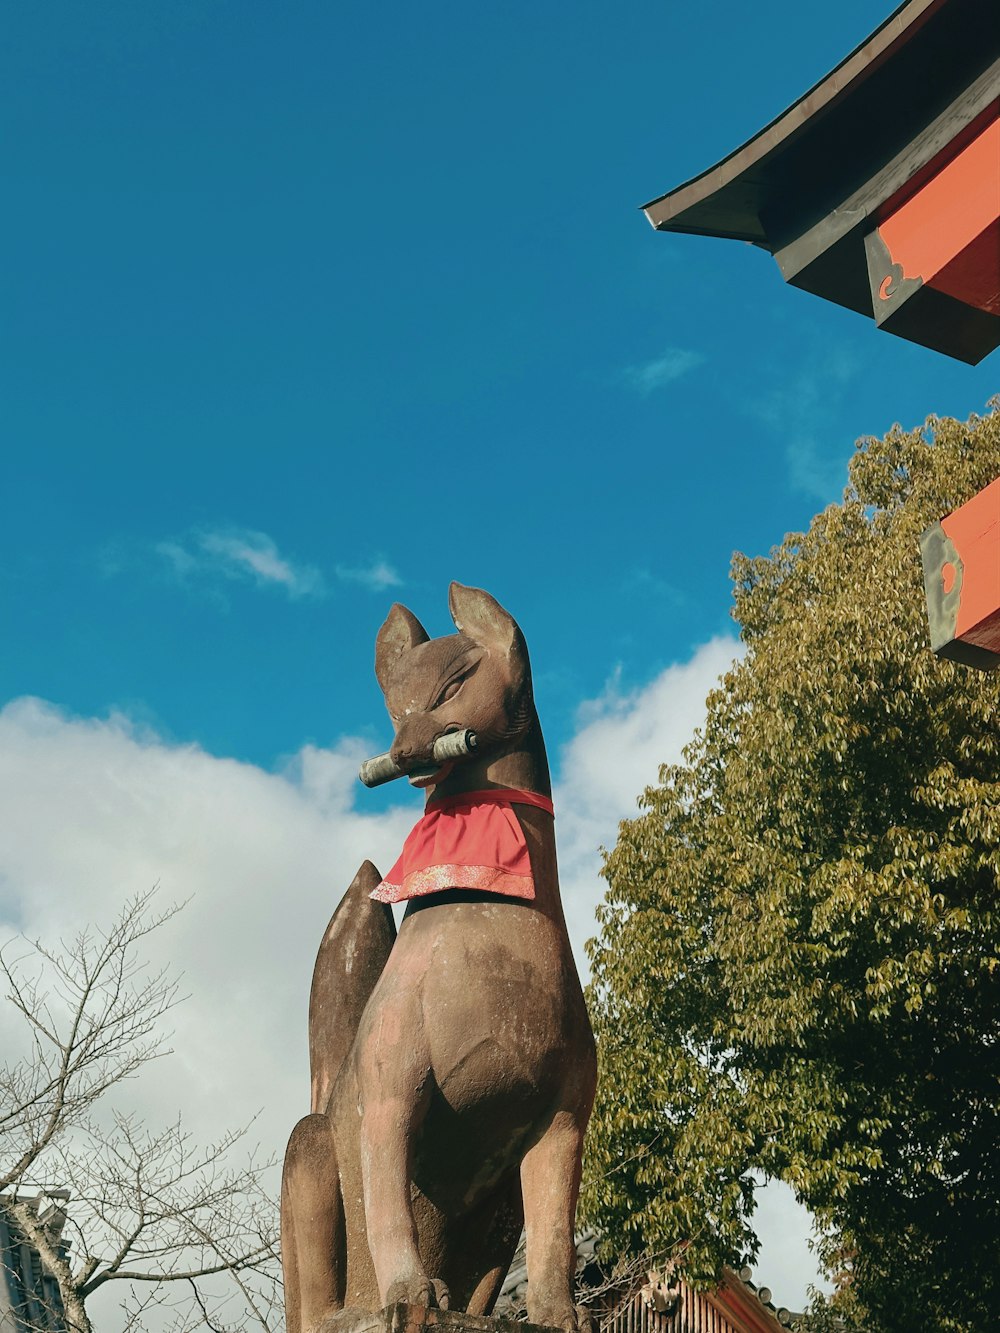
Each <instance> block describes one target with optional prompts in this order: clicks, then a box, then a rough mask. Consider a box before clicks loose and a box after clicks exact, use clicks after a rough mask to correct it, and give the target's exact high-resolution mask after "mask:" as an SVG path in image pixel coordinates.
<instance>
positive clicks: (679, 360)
mask: <svg viewBox="0 0 1000 1333" xmlns="http://www.w3.org/2000/svg"><path fill="white" fill-rule="evenodd" d="M704 361H705V358H704V356H703V355H702V354H701V352H693V351H690V350H689V349H688V348H684V347H668V348H667V350H666V351H665V352H664V353H663V355H662V356H658V357H655V358H654V359H653V360H652V361H643V362H641V363H640V364H639V365H637V366H626V367H625V370H624V371H623V372H622V377H623V379H624V380H625V383H626V384H628V385H630V386H631V388H633V389H635V390H636V392H637V393H641V394H643V395H645V394H650V393H653V392H654V391H655V390H656V389H662V388H664V387H665V386H666V385H667V384H672V383H673V381H674V380H679V379H680V378H681V376H682V375H686V374H687V373H688V371H690V370H695V369H696V368H697V367H698V366H700V365H703V364H704Z"/></svg>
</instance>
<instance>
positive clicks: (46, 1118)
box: [0, 891, 281, 1333]
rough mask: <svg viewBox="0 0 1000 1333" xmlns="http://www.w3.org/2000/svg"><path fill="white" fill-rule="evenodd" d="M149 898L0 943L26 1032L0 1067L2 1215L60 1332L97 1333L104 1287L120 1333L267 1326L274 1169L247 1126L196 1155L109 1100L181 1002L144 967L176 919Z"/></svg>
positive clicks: (272, 1292) (171, 984) (275, 1296)
mask: <svg viewBox="0 0 1000 1333" xmlns="http://www.w3.org/2000/svg"><path fill="white" fill-rule="evenodd" d="M154 892H155V891H153V892H150V893H146V894H142V895H139V896H138V897H136V898H134V899H133V900H131V901H130V902H129V903H127V904H126V905H125V908H124V909H123V911H122V912H121V913H120V915H119V916H118V917H117V918H116V920H115V921H114V922H113V924H112V925H111V927H110V929H108V930H106V931H100V930H96V929H95V930H87V931H84V932H82V933H81V934H79V935H77V936H76V937H75V938H74V939H72V940H71V941H69V942H60V944H59V946H58V947H57V948H48V947H46V946H45V945H43V944H42V943H41V942H39V941H37V940H27V939H24V938H19V939H17V940H14V941H11V942H10V943H8V944H7V945H6V946H4V948H2V949H0V979H2V980H3V982H4V983H5V985H6V989H7V997H6V998H7V1000H8V1002H9V1004H10V1005H12V1006H13V1010H14V1011H15V1016H19V1018H20V1019H21V1020H22V1022H23V1024H24V1025H25V1031H26V1035H27V1037H28V1046H27V1048H26V1049H25V1052H24V1054H23V1055H22V1056H21V1058H19V1059H16V1060H15V1061H14V1062H13V1063H9V1064H5V1065H3V1066H0V1208H2V1209H3V1210H4V1211H5V1212H6V1214H7V1216H8V1218H9V1219H10V1220H12V1221H13V1222H14V1224H15V1226H16V1228H17V1229H18V1230H19V1231H20V1232H21V1233H22V1234H23V1236H24V1238H25V1239H26V1240H27V1241H28V1242H29V1244H31V1245H32V1246H33V1247H34V1248H35V1249H36V1250H37V1252H38V1254H39V1256H40V1257H41V1261H42V1265H43V1267H44V1269H45V1271H46V1272H47V1273H48V1274H51V1275H52V1276H53V1277H54V1278H55V1279H56V1282H57V1283H58V1286H59V1291H60V1293H61V1296H62V1301H63V1305H64V1308H65V1315H64V1318H65V1321H66V1324H67V1327H68V1328H69V1330H70V1333H93V1325H92V1323H91V1319H90V1315H89V1314H88V1300H89V1298H90V1297H92V1296H93V1294H94V1293H95V1292H96V1291H98V1290H100V1289H101V1288H102V1287H105V1286H106V1285H107V1284H108V1283H110V1282H118V1283H120V1284H122V1291H123V1292H124V1295H123V1297H122V1299H121V1307H122V1310H123V1313H124V1323H123V1324H121V1325H120V1326H121V1327H122V1328H123V1333H126V1331H134V1333H139V1330H144V1329H150V1328H153V1327H155V1328H156V1329H158V1330H169V1331H170V1333H188V1331H189V1330H194V1329H199V1328H208V1329H211V1330H215V1331H216V1333H224V1331H228V1330H230V1329H237V1328H238V1329H239V1330H241V1333H242V1331H243V1330H246V1329H251V1328H258V1329H261V1330H274V1329H277V1328H279V1327H280V1326H281V1320H280V1314H279V1307H280V1291H279V1285H280V1279H279V1275H278V1262H277V1255H278V1228H277V1210H276V1206H275V1202H274V1199H273V1198H272V1197H271V1195H270V1194H269V1192H268V1189H267V1177H268V1174H269V1172H270V1169H271V1167H272V1166H273V1163H272V1162H269V1161H261V1160H258V1158H257V1157H256V1156H255V1154H254V1152H253V1151H250V1150H248V1148H247V1144H248V1141H249V1140H248V1129H249V1126H247V1127H244V1128H243V1129H240V1130H237V1131H234V1132H231V1133H228V1134H226V1135H224V1136H223V1137H222V1138H221V1139H219V1140H217V1141H215V1142H211V1143H208V1144H207V1145H202V1146H198V1145H196V1144H195V1143H193V1142H192V1140H191V1137H190V1135H189V1134H188V1133H187V1132H186V1131H185V1130H184V1128H183V1127H182V1125H181V1122H180V1121H179V1120H176V1121H174V1122H173V1123H171V1124H168V1125H167V1126H166V1127H165V1128H162V1129H149V1128H147V1127H146V1126H145V1125H144V1124H143V1123H142V1122H141V1121H140V1119H139V1118H137V1117H136V1116H135V1115H132V1114H128V1113H125V1112H122V1111H121V1110H120V1109H118V1108H117V1107H115V1106H113V1105H112V1103H113V1101H114V1100H115V1099H113V1098H111V1097H108V1096H107V1094H109V1093H110V1092H111V1091H112V1090H113V1089H115V1088H116V1087H118V1085H120V1084H121V1083H122V1082H123V1080H125V1079H128V1078H130V1077H132V1076H133V1075H135V1074H136V1073H138V1072H139V1070H141V1069H142V1068H143V1066H144V1065H146V1064H148V1063H149V1062H150V1061H151V1060H155V1059H157V1058H159V1057H160V1056H163V1055H165V1054H168V1051H167V1048H166V1044H165V1043H166V1041H167V1040H168V1034H167V1033H166V1032H165V1031H164V1028H163V1020H164V1018H165V1016H166V1015H167V1014H168V1012H169V1011H170V1010H171V1009H172V1008H173V1006H174V1005H175V1004H177V1003H178V1002H179V1000H180V999H181V998H183V997H182V996H181V995H180V993H179V990H178V982H177V979H176V978H175V977H174V976H173V975H172V974H171V973H170V972H169V970H168V969H163V970H160V971H150V970H149V968H148V967H147V965H146V964H145V963H144V961H143V960H142V958H141V957H140V947H141V944H142V941H143V940H144V939H145V938H146V937H147V936H148V935H149V934H150V933H151V932H152V931H154V930H156V929H157V928H158V927H160V926H162V925H163V923H164V922H165V921H166V920H168V919H169V918H170V917H171V916H173V915H174V913H175V912H176V911H177V910H178V909H177V908H175V907H174V908H168V909H167V910H165V911H154V910H153V905H152V904H153V897H154ZM67 1191H68V1196H69V1197H68V1201H67ZM46 1199H48V1200H49V1203H48V1206H47V1205H46ZM67 1241H68V1244H67Z"/></svg>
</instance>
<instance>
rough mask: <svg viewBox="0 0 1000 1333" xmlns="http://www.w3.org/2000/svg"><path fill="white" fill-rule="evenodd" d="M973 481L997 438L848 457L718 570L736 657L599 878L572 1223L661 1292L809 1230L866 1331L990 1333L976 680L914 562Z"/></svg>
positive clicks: (986, 908) (985, 942) (996, 760)
mask: <svg viewBox="0 0 1000 1333" xmlns="http://www.w3.org/2000/svg"><path fill="white" fill-rule="evenodd" d="M998 474H1000V415H998V414H997V412H996V411H993V412H992V413H991V414H989V415H987V416H985V417H982V418H976V417H974V418H973V419H972V420H970V421H969V422H967V423H961V422H958V421H954V420H935V419H932V420H931V421H929V422H928V423H927V425H926V427H925V428H924V429H923V430H921V431H915V432H910V433H907V432H904V431H902V430H901V429H899V428H896V429H894V430H892V431H891V432H890V433H889V434H888V435H887V436H886V438H885V439H882V440H874V439H869V440H864V441H862V442H861V443H860V444H859V446H858V451H857V453H856V454H855V457H854V458H853V460H852V465H851V471H850V485H849V487H848V489H847V490H846V492H845V494H844V499H843V502H842V503H840V504H835V505H831V506H830V507H829V508H828V509H826V510H825V511H824V512H823V513H822V514H820V515H819V516H818V517H817V518H816V519H814V520H813V522H812V524H811V526H810V528H809V531H808V532H806V533H804V534H794V535H791V536H789V537H787V538H786V540H785V541H784V543H783V544H782V545H781V546H779V547H777V548H776V549H775V550H773V551H772V553H771V555H770V556H769V557H766V558H758V559H748V558H747V557H745V556H736V557H735V559H734V564H733V581H734V585H735V602H736V605H735V611H734V615H735V617H736V619H737V620H738V622H739V624H740V626H741V631H742V638H743V640H744V643H745V645H746V654H745V657H744V658H743V659H742V660H741V661H740V662H738V663H737V664H735V665H734V666H733V668H732V670H731V671H730V672H729V673H728V675H726V676H725V677H724V679H723V680H722V681H721V683H720V686H719V688H718V689H717V690H716V691H715V692H714V693H713V694H712V695H711V696H710V698H709V701H708V713H707V719H706V722H705V726H704V729H703V730H702V731H701V732H699V733H698V734H697V735H696V737H695V739H694V740H693V742H692V743H691V745H690V746H689V747H688V749H687V750H686V752H685V756H684V763H682V764H681V765H679V766H674V767H665V768H664V769H663V770H662V772H661V774H660V785H659V786H657V787H653V788H650V789H648V790H647V791H646V792H645V794H644V796H643V797H642V798H641V800H640V813H639V815H638V816H637V818H635V819H633V820H630V821H626V822H625V823H623V824H622V826H621V830H620V836H619V841H618V844H617V846H616V847H615V849H614V850H613V851H612V852H611V853H610V855H608V857H607V858H606V865H605V868H604V874H605V876H606V878H607V881H608V885H609V888H608V893H607V897H606V901H605V903H604V905H603V907H602V908H601V911H600V914H599V917H600V925H601V934H600V937H599V938H598V939H597V940H596V941H594V942H592V944H591V946H590V947H591V957H592V961H593V982H592V986H591V991H590V1002H591V1006H592V1011H593V1016H594V1024H595V1029H596V1031H597V1036H598V1042H599V1048H600V1055H601V1061H602V1074H601V1079H602V1081H601V1086H600V1090H599V1093H598V1103H597V1107H596V1110H595V1116H594V1121H593V1125H592V1129H591V1132H590V1135H589V1159H588V1162H587V1174H586V1185H585V1194H584V1201H585V1207H586V1210H587V1211H588V1213H589V1216H590V1218H591V1220H593V1221H594V1222H596V1223H597V1224H598V1225H599V1226H601V1227H602V1228H603V1230H604V1232H605V1234H606V1236H607V1237H608V1239H609V1241H610V1243H611V1244H612V1245H613V1246H614V1247H615V1248H617V1249H619V1250H621V1251H633V1252H634V1251H636V1250H639V1249H644V1250H655V1249H658V1248H662V1247H664V1246H666V1245H669V1244H670V1243H672V1242H676V1241H678V1240H680V1239H687V1240H688V1241H689V1242H690V1244H689V1247H688V1251H687V1264H688V1270H687V1271H688V1275H689V1276H690V1277H692V1278H693V1279H695V1280H702V1281H710V1280H711V1279H712V1277H713V1276H714V1275H715V1274H716V1272H717V1271H718V1267H719V1265H720V1264H721V1263H722V1262H725V1261H729V1262H732V1261H734V1260H735V1261H741V1260H745V1259H752V1258H753V1257H755V1254H756V1248H757V1242H756V1237H755V1235H754V1232H753V1228H752V1215H753V1200H754V1182H755V1179H758V1178H759V1176H760V1174H761V1173H762V1174H763V1175H765V1176H767V1177H770V1178H776V1179H780V1180H783V1181H786V1182H787V1183H788V1184H789V1185H790V1186H791V1187H792V1188H793V1189H794V1191H795V1193H796V1195H797V1197H798V1198H799V1199H800V1200H801V1201H802V1202H804V1203H805V1204H806V1205H807V1206H808V1207H809V1208H810V1209H811V1210H812V1211H813V1213H814V1215H815V1217H816V1219H817V1222H818V1225H819V1228H820V1235H821V1240H820V1253H821V1256H822V1258H823V1260H824V1262H825V1264H826V1267H827V1269H828V1271H829V1272H830V1273H831V1274H833V1275H834V1276H835V1277H837V1278H838V1280H839V1290H838V1294H837V1295H836V1296H835V1298H834V1304H835V1307H839V1308H840V1310H841V1311H842V1312H843V1313H844V1314H845V1315H849V1316H851V1317H852V1318H854V1319H864V1320H866V1321H867V1326H868V1327H869V1328H872V1329H880V1330H905V1331H906V1333H912V1330H915V1329H921V1330H956V1331H957V1330H963V1331H966V1330H967V1331H969V1333H972V1330H975V1331H976V1333H982V1330H985V1329H987V1328H991V1327H996V1322H995V1320H996V1318H997V1316H996V1310H997V1308H1000V1266H998V1265H997V1262H996V1256H997V1252H998V1248H1000V1146H998V1145H1000V1110H998V1103H1000V1096H998V1093H1000V1047H998V1039H1000V967H998V955H1000V915H998V908H1000V896H998V881H1000V710H998V704H1000V671H998V672H995V673H993V674H987V673H984V672H978V671H975V670H973V669H971V668H968V667H965V666H959V665H955V664H952V663H949V662H945V661H938V660H937V659H936V658H935V657H934V656H933V654H932V653H931V652H930V650H929V648H928V635H927V626H926V612H925V605H924V592H923V582H922V573H921V565H920V554H919V544H918V539H919V535H920V533H921V531H922V530H923V529H924V528H925V527H927V526H928V525H929V524H930V523H932V522H933V521H934V520H936V519H938V518H940V517H941V516H942V515H943V514H945V513H947V512H948V511H949V510H951V509H953V508H954V507H955V506H956V505H958V504H961V503H963V502H964V501H965V500H967V499H968V498H969V497H970V496H972V495H973V494H975V493H976V492H977V491H978V490H980V489H981V488H982V487H984V486H986V485H987V484H988V483H989V482H991V481H993V480H994V478H995V477H996V476H997V475H998Z"/></svg>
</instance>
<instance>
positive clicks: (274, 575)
mask: <svg viewBox="0 0 1000 1333" xmlns="http://www.w3.org/2000/svg"><path fill="white" fill-rule="evenodd" d="M156 551H157V553H158V554H159V555H160V556H162V557H163V558H164V559H165V560H166V561H167V562H168V563H169V564H170V566H171V568H172V569H173V572H174V574H175V575H176V576H177V577H178V578H179V579H182V580H186V579H191V578H194V577H196V576H202V577H205V578H209V579H212V578H224V579H236V580H249V581H250V582H252V583H254V584H256V585H257V587H259V588H264V587H278V588H283V589H284V591H285V592H287V593H288V595H289V597H293V598H295V597H308V596H314V597H321V596H322V595H323V594H324V592H325V586H324V582H323V576H322V574H321V573H320V572H319V570H318V569H316V568H315V567H314V566H312V565H306V564H300V563H297V562H295V561H293V560H290V559H289V558H288V557H287V556H284V555H282V554H281V552H280V551H279V550H278V547H277V544H276V543H275V541H274V540H273V538H271V537H269V536H268V535H267V533H266V532H256V531H254V530H253V529H252V528H222V529H215V530H209V531H204V532H196V533H194V534H192V535H191V536H190V537H188V538H187V539H186V540H173V541H163V542H160V543H158V545H157V546H156Z"/></svg>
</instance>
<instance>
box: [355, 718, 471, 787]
mask: <svg viewBox="0 0 1000 1333" xmlns="http://www.w3.org/2000/svg"><path fill="white" fill-rule="evenodd" d="M478 748H479V745H478V742H477V740H476V733H475V732H474V731H472V730H470V729H469V728H468V727H466V728H460V729H458V730H454V731H446V732H445V733H444V734H443V735H441V736H439V737H438V738H437V740H436V741H435V742H434V745H433V747H432V750H431V755H430V758H429V759H428V760H427V761H426V762H425V763H422V764H418V765H417V766H416V767H414V768H412V769H410V770H409V772H406V771H405V770H404V769H402V768H400V766H399V765H398V764H397V763H396V761H395V760H394V759H393V757H392V754H391V753H389V752H386V753H385V754H377V755H375V757H374V758H373V759H366V760H365V762H364V763H363V764H362V765H361V771H360V773H359V774H358V777H359V778H360V779H361V781H362V782H363V783H364V784H365V786H366V787H380V786H381V785H382V784H383V783H384V782H392V781H393V780H394V779H395V778H401V777H408V778H409V779H410V782H411V783H412V785H413V786H414V787H430V786H432V785H433V784H434V783H436V782H442V781H443V780H444V778H446V777H447V776H448V774H449V773H450V772H451V770H452V767H453V765H454V763H455V760H456V759H464V758H465V757H466V756H468V755H470V754H475V752H476V750H477V749H478Z"/></svg>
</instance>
